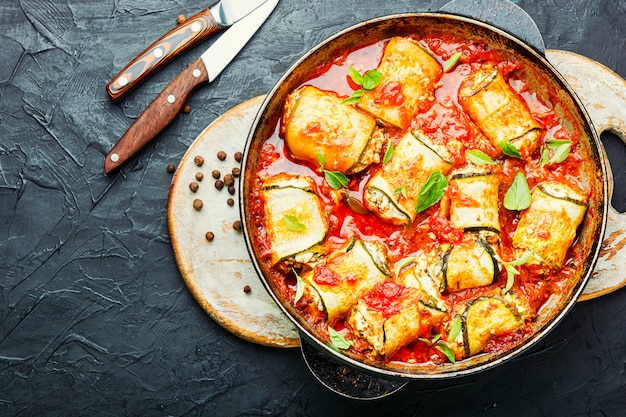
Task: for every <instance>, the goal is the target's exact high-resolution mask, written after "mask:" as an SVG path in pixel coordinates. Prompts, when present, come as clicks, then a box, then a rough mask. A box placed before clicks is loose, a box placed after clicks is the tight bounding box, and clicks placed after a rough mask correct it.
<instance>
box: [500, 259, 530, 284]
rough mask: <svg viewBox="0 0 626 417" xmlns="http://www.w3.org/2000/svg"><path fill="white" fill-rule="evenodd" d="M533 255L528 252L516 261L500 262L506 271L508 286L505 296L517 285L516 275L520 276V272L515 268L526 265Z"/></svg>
mask: <svg viewBox="0 0 626 417" xmlns="http://www.w3.org/2000/svg"><path fill="white" fill-rule="evenodd" d="M532 255H533V254H532V252H530V251H526V252H525V253H524V254H523V255H522V256H521V257H520V258H518V259H516V260H514V261H510V262H504V261H503V260H500V262H502V264H503V265H504V269H506V286H505V287H504V290H503V294H506V293H507V292H509V290H510V289H511V288H512V287H513V284H514V283H515V275H517V274H519V271H518V270H517V269H516V268H515V267H516V266H520V265H524V264H525V263H526V262H528V260H529V259H530V257H531V256H532Z"/></svg>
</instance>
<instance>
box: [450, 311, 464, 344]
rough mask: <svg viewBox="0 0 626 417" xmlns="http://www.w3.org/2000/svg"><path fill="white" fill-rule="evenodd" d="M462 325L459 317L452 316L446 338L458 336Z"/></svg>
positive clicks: (452, 338)
mask: <svg viewBox="0 0 626 417" xmlns="http://www.w3.org/2000/svg"><path fill="white" fill-rule="evenodd" d="M462 326H463V325H462V323H461V317H459V316H454V320H453V321H452V326H451V327H450V333H448V340H454V339H456V338H457V337H458V336H459V334H461V328H462Z"/></svg>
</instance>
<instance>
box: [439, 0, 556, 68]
mask: <svg viewBox="0 0 626 417" xmlns="http://www.w3.org/2000/svg"><path fill="white" fill-rule="evenodd" d="M440 11H442V12H446V13H452V14H456V15H460V16H465V17H470V18H472V19H476V20H479V21H481V22H484V23H487V24H490V25H492V26H496V27H497V28H499V29H502V30H504V31H506V32H508V33H510V34H511V35H513V36H515V37H516V38H518V39H520V40H521V41H523V42H524V43H526V44H527V45H529V46H530V47H531V48H533V49H535V50H536V51H537V52H539V53H540V54H541V55H544V56H545V53H546V47H545V44H544V43H543V37H542V36H541V32H540V31H539V28H538V27H537V24H536V23H535V21H534V20H533V19H532V18H531V17H530V16H529V15H528V13H526V12H525V11H524V9H522V8H521V7H519V6H518V5H517V4H514V3H512V2H510V1H509V0H452V1H451V2H449V3H446V4H445V5H443V7H441V9H440Z"/></svg>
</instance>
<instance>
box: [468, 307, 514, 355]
mask: <svg viewBox="0 0 626 417" xmlns="http://www.w3.org/2000/svg"><path fill="white" fill-rule="evenodd" d="M462 317H463V318H462V319H463V324H464V325H463V346H464V348H465V355H466V356H472V355H475V354H477V353H480V352H482V351H483V350H484V349H485V347H486V346H487V343H488V342H489V340H490V339H491V338H492V337H497V336H504V335H506V334H507V333H511V332H514V331H516V330H518V329H520V328H521V327H522V326H523V324H524V320H523V319H522V318H521V317H519V315H518V314H517V311H516V309H515V307H514V306H512V305H510V304H508V303H506V302H505V301H504V300H502V299H500V298H498V297H480V298H477V299H475V300H471V301H469V302H468V303H467V308H466V310H465V312H464V313H463V316H462Z"/></svg>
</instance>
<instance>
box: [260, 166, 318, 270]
mask: <svg viewBox="0 0 626 417" xmlns="http://www.w3.org/2000/svg"><path fill="white" fill-rule="evenodd" d="M262 198H263V204H264V206H263V207H264V210H265V217H266V220H265V221H266V230H267V237H268V240H269V246H270V250H271V260H272V265H275V264H277V263H278V262H280V261H283V260H286V259H290V260H295V261H296V262H306V261H309V260H311V259H312V258H315V257H316V255H317V252H318V251H319V247H318V245H319V244H321V243H323V242H324V240H325V238H326V234H327V233H328V227H329V223H328V216H327V215H326V212H325V210H324V206H323V204H322V202H321V200H320V198H319V196H318V195H317V194H316V193H315V182H314V181H313V180H312V179H311V178H310V177H306V176H301V175H291V174H285V173H282V174H278V175H275V176H273V177H270V178H268V179H267V180H266V181H265V182H264V184H263V188H262Z"/></svg>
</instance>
